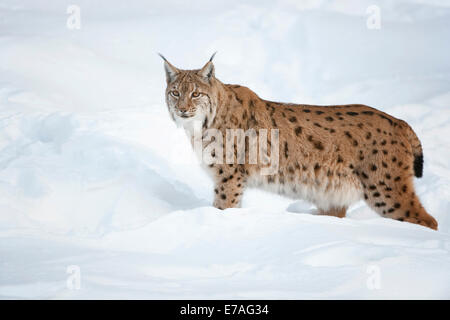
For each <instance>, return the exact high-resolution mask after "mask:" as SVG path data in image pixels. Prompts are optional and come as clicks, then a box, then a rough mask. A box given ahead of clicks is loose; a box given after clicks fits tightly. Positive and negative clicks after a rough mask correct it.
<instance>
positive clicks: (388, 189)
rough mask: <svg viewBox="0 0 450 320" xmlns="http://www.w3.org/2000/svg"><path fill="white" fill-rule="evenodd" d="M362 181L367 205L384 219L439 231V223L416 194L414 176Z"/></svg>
mask: <svg viewBox="0 0 450 320" xmlns="http://www.w3.org/2000/svg"><path fill="white" fill-rule="evenodd" d="M365 177H366V178H365V179H364V175H363V179H362V184H363V188H364V199H365V201H366V203H367V204H368V205H369V206H370V207H371V208H372V209H374V210H375V211H376V212H377V213H378V214H380V215H381V216H383V217H386V218H391V219H395V220H399V221H406V222H410V223H415V224H420V225H423V226H426V227H429V228H431V229H434V230H437V227H438V223H437V221H436V220H435V219H434V218H433V217H432V216H431V215H429V214H428V213H427V212H426V211H425V209H424V208H423V206H422V204H421V203H420V200H419V198H418V197H417V195H416V194H415V192H414V184H413V180H412V175H410V174H403V175H394V176H391V175H390V174H389V173H386V174H385V177H384V180H377V181H376V180H375V179H373V178H371V177H370V176H369V177H368V176H367V175H366V176H365Z"/></svg>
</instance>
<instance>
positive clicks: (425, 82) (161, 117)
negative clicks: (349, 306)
mask: <svg viewBox="0 0 450 320" xmlns="http://www.w3.org/2000/svg"><path fill="white" fill-rule="evenodd" d="M69 5H77V6H78V7H79V8H80V9H81V28H80V29H69V28H68V27H67V20H68V18H69V17H70V14H68V13H67V8H68V6H69ZM371 5H376V6H378V8H379V9H380V14H381V16H380V17H381V25H380V29H369V28H368V27H367V20H368V18H369V16H370V13H369V14H368V13H367V12H366V10H367V8H368V7H369V6H371ZM449 36H450V2H449V1H444V0H442V1H439V0H433V1H420V0H415V1H375V0H373V1H366V0H363V1H356V0H354V1H300V0H298V1H294V0H292V1H278V2H274V1H249V2H246V3H245V2H243V1H230V0H226V1H159V2H156V1H153V2H152V1H131V0H130V1H119V0H114V1H111V0H108V1H106V0H105V1H87V0H86V1H79V0H78V1H50V0H47V1H42V0H39V1H31V0H30V1H23V0H20V1H12V0H0V298H3V299H7V298H39V299H79V298H88V299H90V298H165V299H171V298H207V299H211V298H216V299H221V298H225V299H226V298H247V299H251V298H271V299H281V298H289V299H298V298H306V299H311V298H319V299H323V298H339V299H341V298H364V299H378V298H425V299H428V298H446V299H448V298H450V272H449V270H450V255H449V250H450V234H449V232H450V218H449V214H450V212H449V211H450V168H449V162H450V160H449V159H450V142H449V139H450V59H449V57H450V42H449V41H448V40H449ZM216 50H217V51H218V54H217V55H216V58H215V60H214V63H215V66H216V76H217V77H218V78H219V79H220V80H222V81H223V82H225V83H239V84H241V85H245V86H248V87H250V88H252V89H253V90H254V91H255V92H256V93H258V94H259V95H260V96H261V97H262V98H265V99H270V100H275V101H284V102H297V103H311V104H345V103H363V104H368V105H371V106H373V107H376V108H379V109H380V110H383V111H385V112H388V113H389V114H391V115H393V116H395V117H399V118H401V119H403V120H406V121H408V123H410V124H411V126H412V127H413V128H414V130H415V131H416V133H417V134H418V136H419V138H420V139H421V141H422V144H423V147H424V156H425V168H424V177H423V178H422V179H418V180H416V182H415V183H416V188H417V192H418V194H419V196H420V198H421V200H422V202H423V204H424V206H425V208H426V209H427V210H428V211H429V212H430V213H431V214H432V215H433V216H434V217H435V218H436V219H437V220H438V222H439V231H438V232H435V231H432V230H430V229H427V228H424V227H421V226H417V225H413V224H408V223H402V222H399V221H393V220H389V219H383V218H380V217H378V216H377V215H376V214H375V213H373V212H372V211H371V210H370V209H369V208H368V207H367V206H366V205H365V204H364V203H362V202H361V203H358V204H357V205H355V206H354V207H352V208H351V209H350V211H349V212H348V215H347V218H345V219H337V218H333V217H324V216H316V215H314V210H312V207H311V206H310V205H309V204H307V203H305V202H302V201H293V200H289V199H286V198H282V197H279V196H276V195H270V194H266V193H263V192H261V191H249V192H248V193H247V194H246V195H245V197H244V206H243V208H242V209H229V210H225V211H224V212H223V211H219V210H217V209H214V208H213V207H212V206H211V203H212V183H211V181H210V180H209V178H208V177H207V176H206V174H205V173H203V172H202V170H201V169H200V167H199V166H198V165H197V164H196V163H195V162H194V161H192V157H191V156H192V152H191V150H190V145H189V143H188V141H187V139H186V138H185V137H184V135H183V133H182V132H180V131H179V130H178V129H176V127H175V125H174V124H173V123H172V122H171V120H170V119H169V115H168V113H167V110H166V106H165V102H164V89H165V78H164V72H163V65H162V60H161V59H160V58H159V57H158V56H157V54H156V53H157V52H161V53H163V54H164V55H165V56H166V57H167V58H168V59H169V60H170V61H171V62H172V63H173V64H174V65H175V66H177V67H179V68H183V69H190V68H199V67H201V66H203V65H204V64H205V63H206V61H207V60H208V59H209V57H210V56H211V54H212V53H213V52H214V51H216ZM72 265H74V266H78V267H79V270H80V272H81V278H80V284H81V288H80V289H79V290H76V286H75V287H74V286H73V282H71V281H72V280H73V279H74V278H73V277H74V276H76V275H74V274H69V273H67V268H68V267H69V266H72ZM69 270H77V268H75V269H73V268H72V269H70V268H69ZM68 282H69V284H72V285H69V286H68V285H67V284H68ZM72 289H75V290H72Z"/></svg>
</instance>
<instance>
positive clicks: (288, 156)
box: [161, 55, 438, 230]
mask: <svg viewBox="0 0 450 320" xmlns="http://www.w3.org/2000/svg"><path fill="white" fill-rule="evenodd" d="M161 57H162V58H163V60H164V69H165V73H166V80H167V88H166V103H167V107H168V111H169V114H170V116H171V118H172V119H173V120H174V121H175V122H176V123H177V124H178V125H179V126H182V127H184V128H185V130H186V132H187V134H188V135H189V136H190V137H191V143H192V144H194V143H195V141H194V140H195V139H194V138H193V137H194V133H193V132H194V127H195V126H194V125H193V124H194V123H200V124H201V125H200V129H199V130H200V132H203V133H205V132H206V131H208V130H210V129H215V130H217V131H218V132H221V133H222V134H223V135H224V136H225V135H226V132H227V129H233V128H234V129H242V130H252V132H253V134H254V135H257V136H258V135H260V130H261V129H266V130H275V129H276V130H277V132H278V136H277V138H278V145H279V150H275V151H277V154H279V156H278V159H277V160H278V163H279V164H278V170H277V171H276V172H273V173H272V174H262V170H263V168H265V165H263V164H261V163H256V164H255V163H248V162H245V163H237V162H235V163H226V162H225V161H218V162H217V163H210V164H203V166H204V167H205V169H206V170H207V171H208V172H209V174H210V176H211V177H212V178H213V180H214V183H215V188H214V196H215V199H214V206H215V207H216V208H219V209H226V208H232V207H240V205H241V199H242V195H243V192H244V191H245V190H246V189H247V188H253V187H257V188H262V189H265V190H269V191H273V192H276V193H278V194H281V195H285V196H288V197H291V198H293V199H303V200H307V201H309V202H312V203H313V204H314V205H316V207H317V208H318V212H319V214H324V215H331V216H336V217H341V218H342V217H344V216H345V214H346V210H347V208H348V207H349V206H350V205H351V204H352V203H355V202H357V201H359V200H360V199H363V200H364V201H365V202H366V203H367V205H368V206H369V207H370V208H372V209H373V210H374V211H375V212H377V213H378V214H379V215H381V216H383V217H387V218H392V219H396V220H399V221H406V222H410V223H415V224H420V225H423V226H426V227H429V228H432V229H435V230H437V226H438V224H437V222H436V220H435V219H434V218H433V217H432V216H431V215H429V214H428V213H427V212H426V211H425V209H424V208H423V206H422V205H421V203H420V201H419V198H418V196H417V194H416V193H415V191H414V183H413V177H414V176H416V177H418V178H420V177H421V176H422V171H423V153H422V146H421V143H420V141H419V139H418V138H417V136H416V134H415V133H414V131H413V130H412V129H411V127H410V126H409V125H408V124H407V123H406V122H405V121H402V120H400V119H396V118H394V117H392V116H390V115H388V114H386V113H384V112H382V111H379V110H377V109H375V108H371V107H368V106H365V105H360V104H350V105H332V106H317V105H305V104H293V103H279V102H273V101H267V100H264V99H261V98H260V97H259V96H258V95H256V94H255V93H254V92H253V91H252V90H250V89H249V88H247V87H244V86H240V85H231V84H224V83H222V82H221V81H219V80H218V79H217V78H216V77H215V68H214V65H213V62H212V59H213V57H214V55H213V56H212V57H211V59H210V60H209V61H208V62H207V63H206V64H205V65H204V67H203V68H201V69H196V70H181V69H178V68H176V67H174V66H173V65H172V64H171V63H170V62H169V61H167V59H165V58H164V57H163V56H162V55H161ZM249 138H250V137H249V136H247V135H246V137H245V146H246V147H250V145H249ZM206 140H207V139H206ZM267 140H268V141H267V145H268V148H267V149H271V152H272V153H273V148H271V143H272V142H273V136H271V135H270V134H268V135H267ZM208 143H211V141H205V140H203V142H202V146H203V147H207V146H208ZM229 143H230V141H229V139H224V141H223V143H221V146H222V147H224V148H225V147H226V146H227V144H229ZM272 147H273V146H272ZM267 151H268V150H267ZM234 152H235V153H236V152H237V150H236V148H235V147H234ZM211 156H212V157H213V158H214V157H216V158H217V157H219V155H218V154H215V153H214V151H213V152H212V154H211ZM235 156H236V158H237V157H238V155H237V154H235ZM220 157H223V154H221V155H220ZM246 159H248V157H247V155H246ZM220 160H222V159H220Z"/></svg>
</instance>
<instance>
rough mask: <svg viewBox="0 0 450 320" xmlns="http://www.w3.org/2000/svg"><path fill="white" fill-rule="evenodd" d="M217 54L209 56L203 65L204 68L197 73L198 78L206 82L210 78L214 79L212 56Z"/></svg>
mask: <svg viewBox="0 0 450 320" xmlns="http://www.w3.org/2000/svg"><path fill="white" fill-rule="evenodd" d="M216 53H217V52H214V54H213V55H212V56H211V58H210V59H209V61H208V62H207V63H206V64H205V66H204V67H203V68H202V69H201V70H200V71H199V72H198V74H199V75H200V76H202V77H203V78H205V79H206V80H208V81H209V80H210V79H211V78H212V77H214V64H213V63H212V60H213V59H214V56H215V55H216Z"/></svg>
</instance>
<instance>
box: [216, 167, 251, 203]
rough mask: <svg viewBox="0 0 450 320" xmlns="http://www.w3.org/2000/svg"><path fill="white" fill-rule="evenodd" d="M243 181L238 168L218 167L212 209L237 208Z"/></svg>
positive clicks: (242, 190) (242, 189)
mask: <svg viewBox="0 0 450 320" xmlns="http://www.w3.org/2000/svg"><path fill="white" fill-rule="evenodd" d="M245 181H246V179H245V176H244V174H243V173H242V172H241V171H240V170H239V168H238V167H229V166H222V167H219V168H218V170H217V179H216V186H215V188H214V204H213V205H214V207H216V208H218V209H226V208H239V207H240V206H241V199H242V194H243V192H244V188H245Z"/></svg>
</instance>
